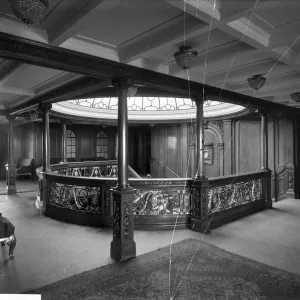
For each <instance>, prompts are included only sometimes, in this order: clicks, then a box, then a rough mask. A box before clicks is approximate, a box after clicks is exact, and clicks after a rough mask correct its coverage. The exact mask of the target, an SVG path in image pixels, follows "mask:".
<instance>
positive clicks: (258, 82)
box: [247, 74, 266, 90]
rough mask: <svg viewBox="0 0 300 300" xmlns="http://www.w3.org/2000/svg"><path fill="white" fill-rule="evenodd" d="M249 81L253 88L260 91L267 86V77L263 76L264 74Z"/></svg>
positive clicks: (254, 76)
mask: <svg viewBox="0 0 300 300" xmlns="http://www.w3.org/2000/svg"><path fill="white" fill-rule="evenodd" d="M247 81H248V83H249V85H250V87H251V88H253V89H254V90H259V89H260V88H261V87H263V85H264V84H265V81H266V77H264V76H262V74H259V75H253V76H252V77H251V78H248V79H247Z"/></svg>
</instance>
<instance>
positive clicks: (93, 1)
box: [48, 0, 122, 46]
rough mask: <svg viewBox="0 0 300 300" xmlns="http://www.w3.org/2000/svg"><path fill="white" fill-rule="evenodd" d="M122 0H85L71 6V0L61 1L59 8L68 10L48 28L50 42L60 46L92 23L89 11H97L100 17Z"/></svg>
mask: <svg viewBox="0 0 300 300" xmlns="http://www.w3.org/2000/svg"><path fill="white" fill-rule="evenodd" d="M121 1H122V0H84V1H77V2H76V3H74V5H72V7H71V8H70V4H69V1H61V2H60V4H59V6H58V9H59V10H60V11H66V12H68V14H67V16H66V15H65V16H64V17H63V18H61V17H60V18H59V20H58V21H57V22H56V24H55V26H53V27H52V28H51V29H50V30H48V36H49V42H50V44H52V45H55V46H59V45H61V44H62V43H63V42H65V41H66V40H67V39H69V38H70V37H72V36H75V35H76V34H77V33H78V32H79V31H80V30H83V29H85V28H87V27H89V26H90V25H91V22H90V18H89V13H97V15H98V16H99V18H100V17H101V15H103V14H105V13H106V12H107V11H108V10H110V9H112V8H114V7H115V6H117V5H118V4H120V2H121Z"/></svg>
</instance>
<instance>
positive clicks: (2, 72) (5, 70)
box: [0, 59, 21, 82]
mask: <svg viewBox="0 0 300 300" xmlns="http://www.w3.org/2000/svg"><path fill="white" fill-rule="evenodd" d="M20 66H21V64H20V62H19V61H17V60H8V59H5V60H3V61H2V62H1V64H0V82H2V81H3V80H4V79H5V78H6V77H7V76H9V75H10V74H11V73H12V72H13V71H14V70H16V69H17V68H19V67H20Z"/></svg>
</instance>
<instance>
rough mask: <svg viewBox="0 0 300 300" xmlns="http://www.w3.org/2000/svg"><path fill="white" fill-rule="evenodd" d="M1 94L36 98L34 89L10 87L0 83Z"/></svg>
mask: <svg viewBox="0 0 300 300" xmlns="http://www.w3.org/2000/svg"><path fill="white" fill-rule="evenodd" d="M0 93H3V94H14V95H23V96H35V91H34V90H33V89H28V88H21V87H17V86H9V85H4V84H1V83H0Z"/></svg>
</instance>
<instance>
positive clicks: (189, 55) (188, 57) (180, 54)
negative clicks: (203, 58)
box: [174, 46, 198, 70]
mask: <svg viewBox="0 0 300 300" xmlns="http://www.w3.org/2000/svg"><path fill="white" fill-rule="evenodd" d="M197 55H198V52H197V51H196V50H192V47H190V46H181V47H180V48H179V51H177V52H175V53H174V58H175V60H176V64H177V65H178V66H179V67H180V68H182V69H183V70H187V69H189V68H190V67H191V66H192V65H193V64H194V62H195V60H196V57H197Z"/></svg>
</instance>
